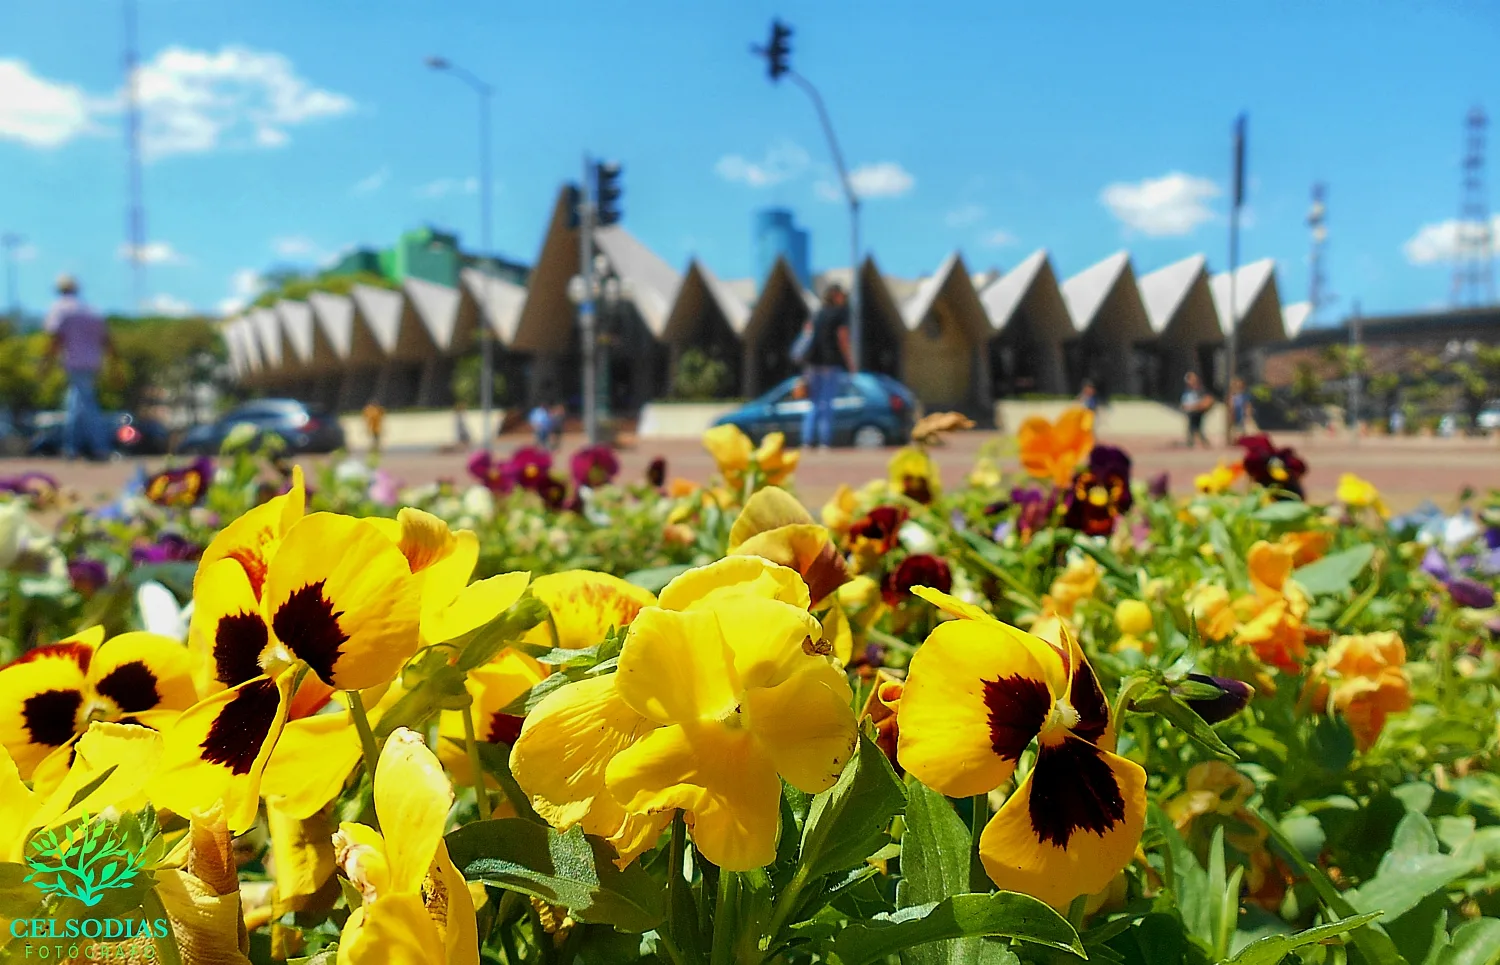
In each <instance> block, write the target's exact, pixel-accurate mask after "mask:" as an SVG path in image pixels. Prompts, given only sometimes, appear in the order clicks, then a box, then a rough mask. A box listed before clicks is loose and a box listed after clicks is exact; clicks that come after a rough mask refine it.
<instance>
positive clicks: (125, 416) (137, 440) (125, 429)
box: [27, 412, 172, 456]
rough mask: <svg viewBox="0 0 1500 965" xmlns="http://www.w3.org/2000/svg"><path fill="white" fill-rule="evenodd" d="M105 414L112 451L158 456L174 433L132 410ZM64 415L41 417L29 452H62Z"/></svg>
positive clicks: (165, 448)
mask: <svg viewBox="0 0 1500 965" xmlns="http://www.w3.org/2000/svg"><path fill="white" fill-rule="evenodd" d="M103 417H104V424H105V426H106V431H107V432H108V433H109V448H110V451H111V452H116V453H119V454H120V455H122V456H159V455H162V454H163V453H165V452H166V451H167V449H168V448H169V444H170V442H171V438H172V434H171V433H170V432H169V431H168V430H167V427H166V426H164V425H162V424H161V423H160V422H157V421H156V420H155V419H147V418H145V417H144V416H138V415H135V414H133V413H130V412H105V413H104V414H103ZM65 418H66V417H65V416H64V415H63V414H61V413H48V414H47V418H46V419H45V420H41V419H38V420H37V422H38V426H37V429H36V430H35V431H34V432H33V433H32V435H31V442H30V444H29V445H28V446H27V452H28V453H29V454H30V455H33V456H56V455H60V454H61V453H62V448H63V427H64V425H65V422H64V419H65Z"/></svg>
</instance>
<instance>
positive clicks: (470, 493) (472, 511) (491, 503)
mask: <svg viewBox="0 0 1500 965" xmlns="http://www.w3.org/2000/svg"><path fill="white" fill-rule="evenodd" d="M463 511H464V514H465V515H468V516H476V517H478V518H480V519H491V518H493V517H494V515H495V494H494V493H492V492H490V491H489V490H488V489H486V488H484V487H483V486H470V487H469V488H468V490H467V491H465V492H464V497H463Z"/></svg>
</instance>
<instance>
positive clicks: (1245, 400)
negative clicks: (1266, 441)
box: [1229, 376, 1254, 439]
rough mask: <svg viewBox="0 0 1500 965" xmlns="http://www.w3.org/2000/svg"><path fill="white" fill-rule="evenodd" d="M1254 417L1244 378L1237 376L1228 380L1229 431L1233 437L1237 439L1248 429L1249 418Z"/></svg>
mask: <svg viewBox="0 0 1500 965" xmlns="http://www.w3.org/2000/svg"><path fill="white" fill-rule="evenodd" d="M1253 417H1254V410H1253V407H1252V405H1251V402H1250V393H1249V392H1248V391H1246V390H1245V380H1244V379H1242V378H1240V377H1239V376H1235V377H1234V378H1232V379H1230V380H1229V432H1230V435H1231V436H1232V437H1233V438H1234V439H1239V438H1240V437H1241V436H1243V435H1244V434H1245V433H1246V432H1247V431H1249V426H1250V420H1251V418H1253Z"/></svg>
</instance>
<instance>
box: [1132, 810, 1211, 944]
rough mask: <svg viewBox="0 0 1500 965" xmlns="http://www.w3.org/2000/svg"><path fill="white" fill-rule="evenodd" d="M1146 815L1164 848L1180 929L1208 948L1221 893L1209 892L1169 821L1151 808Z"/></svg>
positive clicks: (1198, 867) (1203, 874)
mask: <svg viewBox="0 0 1500 965" xmlns="http://www.w3.org/2000/svg"><path fill="white" fill-rule="evenodd" d="M1150 813H1151V819H1152V821H1153V823H1155V825H1156V827H1157V830H1159V831H1160V832H1161V835H1162V840H1163V842H1164V843H1165V845H1166V850H1165V853H1164V857H1165V858H1166V862H1167V864H1166V871H1167V874H1166V883H1167V887H1168V888H1170V889H1172V896H1173V897H1174V898H1175V899H1176V900H1177V911H1178V914H1180V915H1181V916H1182V923H1183V927H1184V928H1185V929H1186V930H1187V932H1188V934H1190V935H1193V936H1194V937H1196V938H1199V939H1201V940H1202V941H1203V943H1204V947H1210V943H1211V942H1212V941H1213V929H1214V917H1215V914H1214V913H1215V911H1216V910H1217V906H1218V903H1219V900H1220V897H1221V895H1222V892H1220V893H1218V894H1215V893H1212V892H1210V890H1209V886H1208V884H1209V882H1208V873H1207V872H1205V871H1204V870H1203V866H1202V865H1200V864H1199V863H1198V858H1197V856H1196V855H1194V854H1193V849H1192V848H1190V847H1188V845H1187V842H1186V841H1184V840H1183V839H1182V835H1181V834H1180V833H1178V831H1177V826H1176V825H1174V824H1173V823H1172V820H1171V819H1170V818H1168V817H1167V816H1166V814H1164V813H1163V812H1162V811H1161V809H1160V808H1158V807H1156V806H1155V805H1153V806H1152V807H1151V812H1150Z"/></svg>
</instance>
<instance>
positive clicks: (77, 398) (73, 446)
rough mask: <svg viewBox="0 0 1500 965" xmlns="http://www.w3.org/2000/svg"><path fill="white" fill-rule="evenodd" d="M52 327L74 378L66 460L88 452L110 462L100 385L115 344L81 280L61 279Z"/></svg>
mask: <svg viewBox="0 0 1500 965" xmlns="http://www.w3.org/2000/svg"><path fill="white" fill-rule="evenodd" d="M46 329H47V334H49V335H51V336H52V347H51V356H52V358H53V359H54V360H60V361H61V362H62V367H63V371H65V372H66V373H67V374H68V399H67V406H68V411H67V416H66V419H65V421H64V423H63V456H64V457H65V458H68V459H73V458H76V457H77V456H78V455H79V454H80V453H83V454H87V455H88V456H90V457H91V458H95V459H104V458H107V457H108V454H109V453H108V447H107V444H106V442H105V440H104V439H103V438H101V437H102V436H103V433H104V429H103V419H102V418H101V417H100V415H99V397H98V395H97V394H96V392H95V382H96V381H97V380H98V378H99V369H100V368H102V367H103V365H104V356H105V353H107V352H109V351H111V350H112V348H113V346H112V345H111V344H110V340H109V329H108V328H107V327H106V326H105V324H104V319H102V318H100V317H99V316H98V315H97V314H95V313H94V311H93V309H91V308H89V307H88V306H87V305H85V304H84V303H83V301H82V299H80V298H79V297H78V281H77V279H75V278H73V276H72V275H63V276H61V277H59V278H58V279H57V303H56V304H54V305H53V306H52V311H51V312H50V313H48V315H47V323H46Z"/></svg>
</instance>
